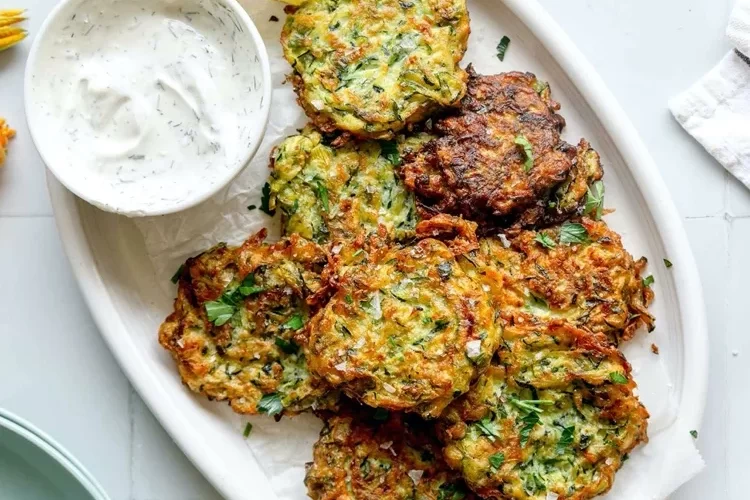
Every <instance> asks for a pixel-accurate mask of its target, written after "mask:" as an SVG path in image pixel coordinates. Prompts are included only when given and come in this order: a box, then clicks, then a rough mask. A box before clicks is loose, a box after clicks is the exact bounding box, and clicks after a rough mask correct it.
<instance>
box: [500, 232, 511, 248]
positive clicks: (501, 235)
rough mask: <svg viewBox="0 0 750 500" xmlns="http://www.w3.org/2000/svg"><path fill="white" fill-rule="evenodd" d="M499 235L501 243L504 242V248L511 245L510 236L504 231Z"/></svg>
mask: <svg viewBox="0 0 750 500" xmlns="http://www.w3.org/2000/svg"><path fill="white" fill-rule="evenodd" d="M497 237H498V238H499V239H500V243H502V244H503V248H509V247H510V241H509V240H508V238H507V237H506V236H505V235H504V234H503V233H500V234H498V235H497Z"/></svg>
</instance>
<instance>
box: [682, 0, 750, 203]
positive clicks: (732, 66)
mask: <svg viewBox="0 0 750 500" xmlns="http://www.w3.org/2000/svg"><path fill="white" fill-rule="evenodd" d="M727 36H728V37H729V39H730V40H731V41H732V44H733V45H734V46H735V50H733V51H732V52H730V53H729V54H727V56H726V57H724V59H723V60H722V61H721V62H720V63H719V64H718V66H716V67H715V68H714V69H713V70H711V72H709V73H708V74H707V75H706V76H704V77H703V78H702V79H701V80H700V81H698V82H697V83H696V84H695V85H693V86H692V87H691V88H689V89H688V90H687V91H686V92H684V93H683V94H680V95H679V96H677V97H675V98H673V99H672V100H671V101H670V102H669V108H670V110H671V111H672V114H673V115H674V117H675V118H676V119H677V121H678V122H680V125H682V126H683V127H684V128H685V130H687V131H688V133H689V134H690V135H692V136H693V137H694V138H695V139H696V140H697V141H698V142H700V143H701V144H702V145H703V147H705V148H706V150H707V151H708V152H709V153H711V155H713V156H714V158H716V159H717V160H718V161H719V163H721V164H722V165H724V168H726V169H727V170H729V172H731V173H732V174H733V175H734V176H735V177H737V178H738V179H739V180H740V181H741V182H742V183H743V184H745V186H747V187H748V188H750V57H748V56H750V0H740V1H739V2H738V3H737V5H736V6H735V7H734V10H733V11H732V16H731V18H730V20H729V27H728V28H727Z"/></svg>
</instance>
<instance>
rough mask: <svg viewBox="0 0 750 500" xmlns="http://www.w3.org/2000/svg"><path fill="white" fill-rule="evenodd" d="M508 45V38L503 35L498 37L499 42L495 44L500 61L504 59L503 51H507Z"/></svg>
mask: <svg viewBox="0 0 750 500" xmlns="http://www.w3.org/2000/svg"><path fill="white" fill-rule="evenodd" d="M509 45H510V38H508V37H507V36H504V37H502V38H501V39H500V43H498V44H497V47H496V49H497V58H498V59H500V61H504V60H505V53H506V52H508V46H509Z"/></svg>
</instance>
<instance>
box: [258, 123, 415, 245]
mask: <svg viewBox="0 0 750 500" xmlns="http://www.w3.org/2000/svg"><path fill="white" fill-rule="evenodd" d="M340 138H341V136H337V137H334V138H333V140H330V139H331V138H330V137H329V138H326V137H324V136H323V135H322V134H321V133H320V131H318V130H317V129H315V128H314V127H311V126H308V127H305V129H304V130H302V131H301V132H300V133H299V134H297V135H293V136H291V137H287V138H286V139H285V140H284V141H283V142H281V144H279V145H278V146H276V147H275V148H274V150H273V153H272V154H271V179H270V182H269V186H270V188H269V189H270V199H269V207H270V208H271V209H272V210H275V209H276V208H279V209H281V223H282V227H283V230H284V234H286V235H290V234H292V233H297V234H299V235H300V236H302V237H304V238H307V239H310V240H313V241H315V242H317V243H327V242H338V241H341V240H352V239H355V238H356V236H358V235H360V234H364V235H370V234H382V235H383V236H385V237H387V238H388V239H390V240H392V241H400V240H404V239H407V238H411V237H413V236H414V228H415V225H416V223H417V209H416V205H415V203H414V195H413V194H412V193H411V192H409V191H407V190H406V188H405V187H404V185H403V182H402V181H401V179H399V178H398V176H397V175H396V171H395V169H396V167H395V165H396V164H397V163H399V161H400V157H401V154H403V152H405V151H410V150H411V149H413V148H416V147H418V146H419V145H420V144H421V143H423V142H425V141H426V140H427V136H426V134H415V135H412V136H408V137H405V136H399V137H398V139H397V140H394V141H387V142H386V141H355V140H350V141H347V142H345V143H344V144H338V142H340V141H339V139H340Z"/></svg>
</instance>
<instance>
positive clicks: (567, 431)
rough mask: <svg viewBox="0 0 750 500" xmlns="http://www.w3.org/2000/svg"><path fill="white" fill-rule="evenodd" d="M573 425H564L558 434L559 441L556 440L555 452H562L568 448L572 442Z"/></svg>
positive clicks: (574, 429)
mask: <svg viewBox="0 0 750 500" xmlns="http://www.w3.org/2000/svg"><path fill="white" fill-rule="evenodd" d="M575 431H576V428H575V426H572V425H571V426H570V427H565V428H564V429H563V431H562V434H561V435H560V441H558V442H557V453H563V452H564V451H565V449H566V448H569V447H570V445H571V444H573V435H574V434H575Z"/></svg>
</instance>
